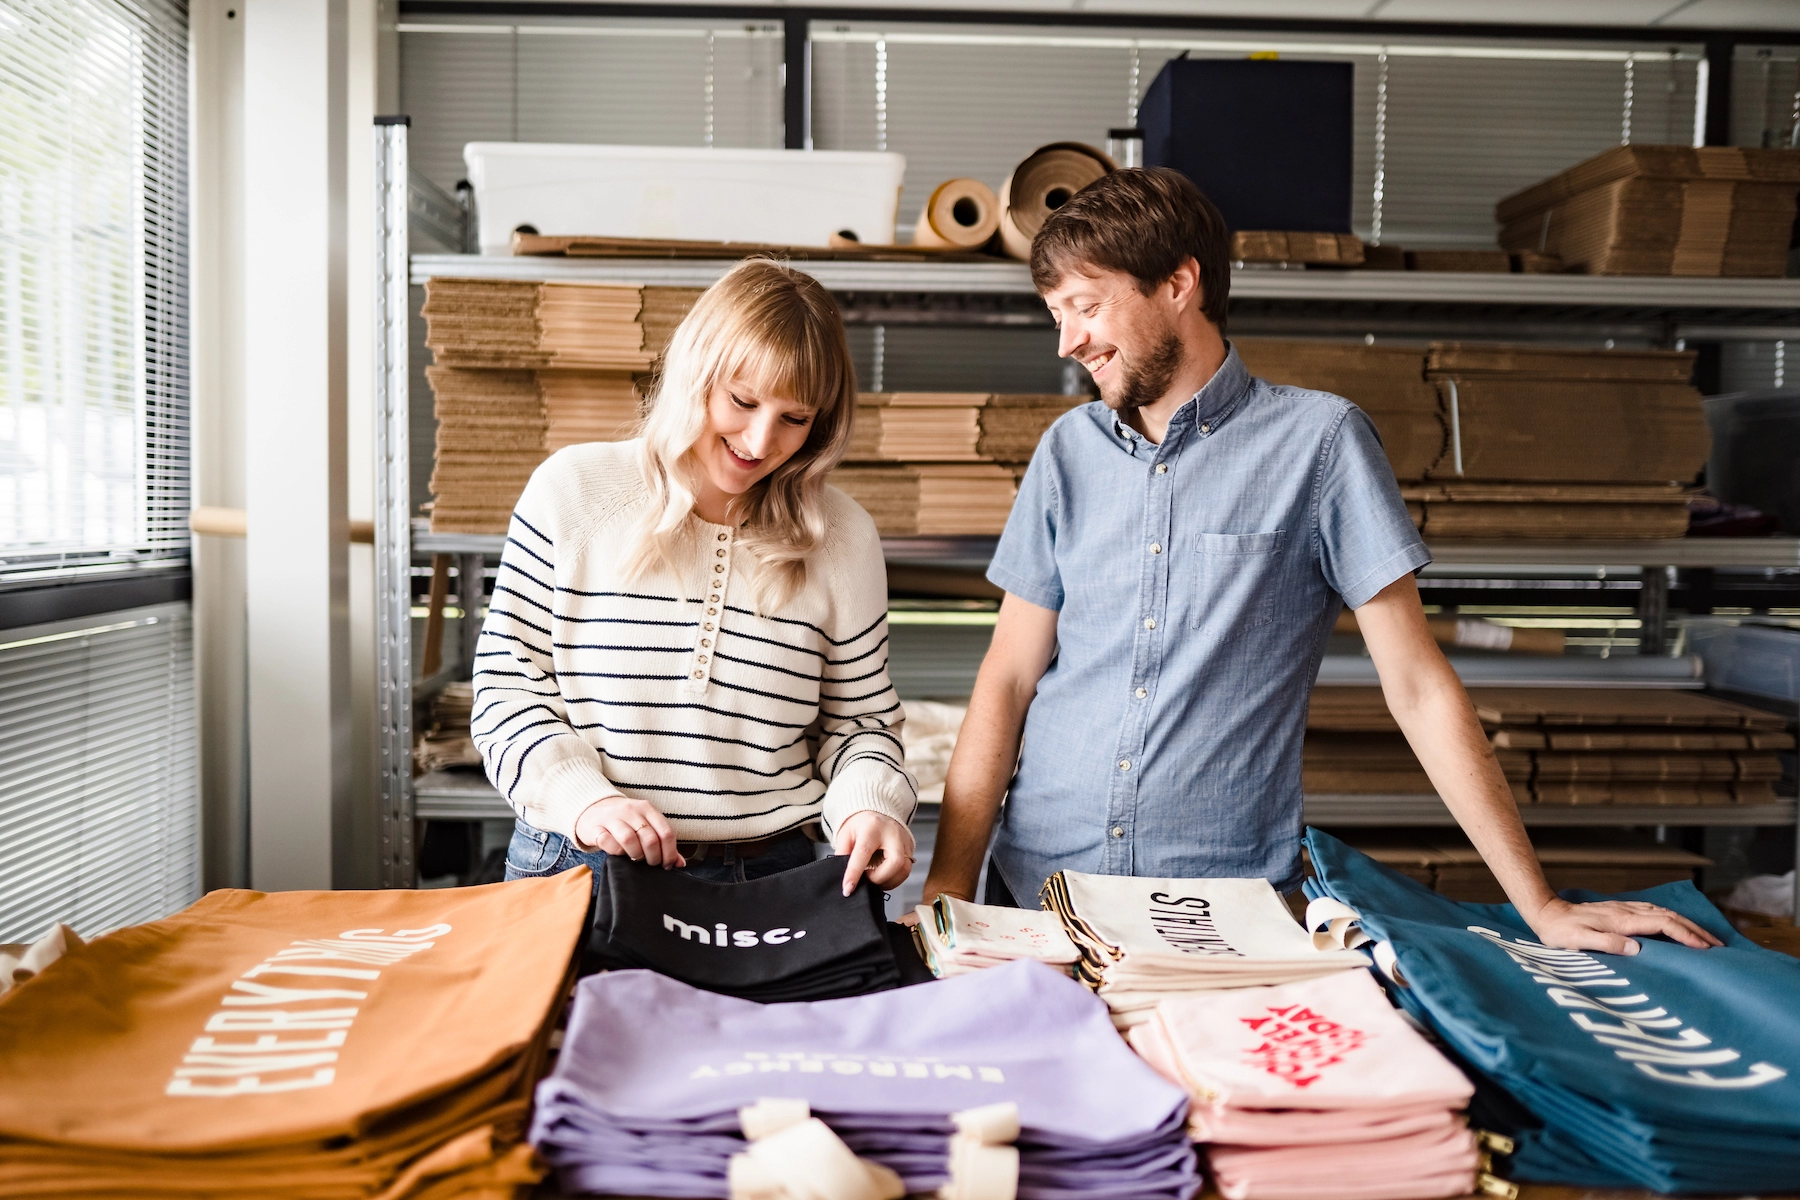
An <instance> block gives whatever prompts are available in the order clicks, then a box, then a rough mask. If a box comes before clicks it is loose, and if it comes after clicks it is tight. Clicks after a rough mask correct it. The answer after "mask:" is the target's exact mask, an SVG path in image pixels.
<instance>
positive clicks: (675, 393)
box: [625, 258, 856, 614]
mask: <svg viewBox="0 0 1800 1200" xmlns="http://www.w3.org/2000/svg"><path fill="white" fill-rule="evenodd" d="M733 383H737V384H741V385H742V386H744V387H745V388H747V389H748V390H750V391H753V392H755V393H757V394H759V395H764V396H780V397H782V398H783V399H787V400H793V401H796V402H797V403H800V404H803V405H805V406H806V407H808V408H810V409H811V410H812V412H813V420H812V425H811V427H810V429H809V430H808V431H807V437H806V442H805V444H804V445H803V446H802V447H801V448H800V450H799V451H798V452H797V453H796V454H795V455H794V456H793V457H792V458H790V459H788V460H787V461H786V462H784V463H782V464H781V465H780V466H778V467H776V468H775V469H774V470H773V471H772V472H770V473H769V475H768V476H767V477H766V478H764V479H761V480H759V481H757V483H756V484H755V485H754V486H752V487H751V488H750V489H749V490H748V491H746V492H744V493H743V494H742V495H739V496H735V497H733V498H732V501H731V508H730V511H731V515H732V516H733V517H734V518H735V519H737V520H738V521H739V523H740V527H741V530H742V540H741V544H742V545H743V547H744V548H745V549H746V550H747V551H749V553H750V554H751V556H752V557H753V558H754V560H755V561H756V563H757V570H755V571H753V572H751V580H750V583H751V594H752V597H753V598H754V600H755V604H756V609H757V611H758V612H761V613H765V614H766V613H773V612H776V611H778V610H780V609H781V608H782V607H784V606H785V605H786V604H787V603H788V602H789V601H790V600H792V599H793V598H794V597H795V596H797V595H799V594H800V592H801V591H802V590H803V589H804V588H805V587H806V560H807V558H808V557H809V556H810V555H812V554H813V553H814V552H815V551H816V550H817V549H818V548H819V546H820V545H821V544H823V542H824V540H825V513H824V488H825V476H826V473H827V472H829V471H830V470H831V469H832V468H833V467H835V466H837V465H838V463H839V461H841V460H842V459H843V457H844V453H845V451H847V450H848V449H849V448H850V433H851V423H852V421H853V419H854V418H855V415H856V368H855V366H854V364H853V363H852V361H851V358H850V345H849V343H848V342H847V341H846V340H845V337H844V322H843V319H842V318H841V317H840V316H839V315H838V309H837V302H836V301H834V300H833V299H832V298H831V294H830V293H829V292H827V291H826V290H825V289H824V287H823V286H821V285H820V283H819V282H818V280H816V279H814V278H813V277H812V276H810V275H806V274H804V273H802V272H800V271H796V270H794V269H792V268H791V267H787V266H784V265H782V264H781V263H777V262H773V261H771V260H769V259H755V258H753V259H749V260H747V261H745V262H742V263H739V264H738V265H737V266H736V267H735V268H733V269H732V270H731V271H730V272H729V273H727V274H726V276H725V277H724V278H723V279H721V280H719V281H718V282H717V283H715V284H713V285H712V286H711V287H710V288H707V289H706V291H705V292H704V293H703V294H702V295H701V297H700V299H699V300H698V301H696V302H695V304H694V307H693V308H692V310H690V311H689V312H688V315H687V316H686V317H684V318H683V319H682V322H681V324H680V325H679V326H678V327H677V328H676V330H675V334H674V336H673V337H672V338H670V340H669V346H668V349H667V350H666V351H664V353H663V359H662V369H661V373H660V375H659V377H658V379H657V382H656V388H655V392H654V394H653V398H652V400H651V403H650V407H649V411H648V413H646V415H645V417H644V420H643V423H642V424H641V426H640V427H639V433H640V435H641V436H642V437H643V446H642V450H641V455H642V466H643V471H644V478H645V480H646V482H647V485H648V491H649V493H650V500H651V503H650V510H649V512H648V513H647V514H646V516H645V518H644V520H643V522H642V523H641V524H640V525H639V527H638V530H637V545H636V546H635V547H634V548H633V550H632V551H631V552H630V553H628V554H627V555H626V556H625V572H626V575H627V576H628V577H630V578H634V579H635V578H642V577H643V576H645V575H646V574H648V573H650V572H651V571H652V570H654V569H655V568H656V567H657V566H658V565H661V566H663V567H664V568H665V569H667V570H668V571H669V573H670V574H671V575H672V576H673V577H674V578H676V579H681V578H682V577H683V572H682V571H681V570H680V568H679V567H678V566H677V563H678V562H680V559H681V551H682V550H683V549H684V548H686V547H687V546H688V545H689V544H690V542H691V538H692V536H693V534H694V532H695V528H696V527H695V517H694V512H693V510H694V500H695V489H694V477H695V473H696V472H697V471H699V470H700V469H701V468H700V466H699V464H698V462H697V460H696V459H695V457H694V453H693V451H694V448H695V447H696V446H697V445H699V443H700V440H701V438H703V437H704V436H705V435H706V429H707V422H708V416H707V404H708V401H709V399H710V398H711V396H712V393H713V390H714V388H716V387H718V386H720V385H729V384H733Z"/></svg>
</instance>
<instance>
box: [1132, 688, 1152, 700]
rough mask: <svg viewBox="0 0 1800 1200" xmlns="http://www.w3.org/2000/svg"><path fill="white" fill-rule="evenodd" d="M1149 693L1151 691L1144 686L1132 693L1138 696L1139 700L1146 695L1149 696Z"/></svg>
mask: <svg viewBox="0 0 1800 1200" xmlns="http://www.w3.org/2000/svg"><path fill="white" fill-rule="evenodd" d="M1149 694H1150V693H1149V692H1147V691H1145V690H1144V689H1143V688H1139V689H1138V690H1137V691H1135V692H1133V693H1132V695H1134V696H1136V697H1137V698H1138V699H1139V700H1142V699H1143V698H1144V697H1145V696H1148V695H1149Z"/></svg>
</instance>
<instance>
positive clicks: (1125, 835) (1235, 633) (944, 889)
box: [925, 169, 1717, 954]
mask: <svg viewBox="0 0 1800 1200" xmlns="http://www.w3.org/2000/svg"><path fill="white" fill-rule="evenodd" d="M1228 248H1229V234H1228V233H1227V231H1226V229H1225V225H1224V221H1223V219H1222V218H1221V217H1220V215H1219V212H1218V210H1217V209H1216V208H1214V207H1213V206H1212V204H1211V203H1210V202H1209V201H1208V200H1207V199H1206V198H1205V197H1204V196H1202V195H1201V194H1200V192H1199V190H1198V189H1197V188H1195V187H1194V185H1193V184H1192V183H1191V182H1189V181H1188V180H1187V179H1186V177H1184V176H1182V175H1180V174H1178V173H1176V172H1174V171H1169V170H1161V169H1152V170H1125V171H1118V172H1115V173H1113V174H1111V175H1108V176H1105V177H1104V178H1102V179H1100V180H1098V181H1097V182H1095V183H1093V184H1092V185H1090V186H1089V187H1087V188H1086V189H1084V190H1083V191H1081V192H1080V193H1079V194H1077V195H1076V196H1075V197H1074V198H1073V199H1072V200H1070V201H1069V202H1068V203H1067V204H1066V205H1064V206H1063V207H1062V208H1060V209H1058V210H1057V211H1056V212H1055V213H1054V214H1052V215H1051V217H1050V219H1049V220H1048V221H1046V222H1045V223H1044V226H1043V228H1042V230H1041V231H1040V232H1039V233H1038V235H1037V238H1036V240H1035V241H1034V242H1033V243H1032V248H1031V277H1032V282H1033V283H1034V284H1035V285H1036V287H1037V290H1038V292H1039V294H1040V295H1042V296H1043V297H1044V301H1045V303H1046V304H1047V305H1048V306H1049V308H1050V312H1051V315H1052V316H1053V317H1054V318H1055V320H1056V324H1057V326H1058V328H1059V329H1060V330H1061V338H1060V345H1059V347H1058V353H1059V354H1061V355H1062V356H1063V357H1065V358H1073V359H1075V360H1076V361H1077V362H1079V363H1081V364H1082V365H1083V366H1084V367H1086V368H1087V369H1088V371H1089V372H1090V373H1091V374H1092V375H1093V378H1094V382H1095V383H1096V384H1097V385H1098V386H1099V390H1100V399H1101V403H1096V404H1089V405H1087V406H1085V407H1083V408H1079V409H1076V410H1075V411H1073V412H1071V413H1069V414H1067V415H1066V416H1064V417H1063V418H1062V419H1061V420H1059V421H1058V422H1057V423H1056V424H1055V426H1053V427H1052V428H1051V430H1050V431H1049V433H1048V434H1046V435H1045V437H1044V440H1043V442H1042V444H1041V445H1040V446H1039V447H1038V451H1037V454H1036V456H1035V457H1034V458H1033V459H1032V462H1031V468H1030V470H1029V471H1027V472H1026V475H1025V479H1024V481H1023V483H1022V484H1021V485H1020V488H1019V499H1018V502H1017V503H1016V504H1015V505H1014V507H1013V511H1012V516H1011V518H1010V519H1009V520H1008V521H1007V525H1006V532H1005V535H1004V536H1003V537H1002V538H1001V539H1000V545H999V548H998V550H997V551H996V553H995V555H994V561H993V564H992V566H991V567H990V568H989V570H988V578H989V579H990V580H992V581H993V582H994V583H995V584H996V585H998V586H1000V587H1001V588H1004V589H1005V591H1006V597H1005V599H1004V600H1003V601H1002V603H1001V606H1000V616H999V620H998V623H997V624H996V625H995V627H994V639H993V644H992V646H991V648H990V649H989V650H988V654H987V658H986V659H985V660H984V661H983V663H982V666H981V671H980V674H979V676H978V677H977V679H976V682H975V690H974V694H973V696H972V697H971V698H970V703H969V713H968V717H967V719H966V720H965V721H964V723H963V727H962V733H961V736H960V739H959V740H958V742H957V746H956V753H955V756H954V757H953V758H952V760H951V763H950V770H949V777H948V780H947V781H946V784H945V787H944V803H943V810H942V816H941V817H940V822H941V824H940V826H939V831H938V838H937V848H936V851H935V853H934V856H933V858H932V864H931V873H930V876H929V878H928V879H927V880H926V883H925V900H926V902H927V903H929V902H930V901H931V900H932V898H933V897H935V896H937V895H938V894H940V893H948V894H950V895H953V896H959V897H962V898H964V899H972V898H974V897H973V892H974V888H975V883H976V879H977V877H978V875H979V873H980V868H981V860H982V856H983V853H984V851H985V850H986V849H987V846H988V842H989V837H990V834H991V832H992V831H993V826H994V821H995V818H996V815H997V814H999V815H1000V828H999V832H998V836H997V837H994V839H993V857H992V862H991V864H990V869H989V873H988V883H989V888H988V894H987V896H986V899H987V901H988V902H989V903H1004V904H1012V903H1017V902H1020V901H1023V902H1024V903H1026V904H1030V905H1035V903H1036V899H1037V894H1038V889H1039V888H1040V887H1041V886H1042V884H1043V882H1044V880H1045V878H1046V877H1047V876H1049V875H1050V874H1051V873H1052V872H1054V871H1058V870H1062V869H1065V868H1066V869H1071V870H1077V871H1090V872H1101V873H1105V874H1114V875H1146V876H1169V877H1188V878H1192V877H1204V876H1262V877H1264V878H1267V879H1268V880H1269V881H1270V882H1271V883H1273V884H1274V885H1275V886H1276V887H1277V888H1278V889H1280V890H1282V891H1284V892H1286V891H1290V890H1292V889H1293V888H1294V887H1295V886H1296V885H1297V884H1298V883H1299V881H1300V878H1301V868H1300V861H1299V836H1300V831H1301V791H1300V747H1301V738H1302V735H1303V733H1304V730H1305V724H1306V706H1307V697H1308V695H1309V694H1310V691H1311V688H1312V681H1313V678H1314V676H1315V675H1316V673H1317V671H1318V667H1319V660H1320V657H1321V656H1322V655H1323V653H1324V650H1325V642H1326V638H1327V637H1328V636H1329V635H1330V633H1331V628H1332V625H1333V623H1334V622H1335V620H1336V617H1337V613H1338V610H1339V606H1340V603H1342V604H1347V605H1349V606H1350V607H1351V608H1352V609H1354V610H1355V611H1356V618H1357V626H1358V628H1359V629H1360V630H1361V632H1362V635H1363V639H1364V641H1365V642H1366V643H1367V644H1368V648H1369V654H1370V656H1371V657H1372V658H1373V659H1374V660H1375V666H1376V668H1377V670H1378V671H1379V672H1380V676H1381V684H1382V690H1383V693H1384V695H1385V697H1386V699H1387V703H1388V708H1389V710H1390V711H1391V712H1392V713H1393V714H1394V718H1395V720H1397V721H1398V722H1399V725H1400V728H1401V729H1402V730H1403V731H1404V732H1405V734H1406V738H1407V741H1408V743H1409V744H1410V745H1411V746H1412V748H1413V750H1414V752H1415V753H1416V754H1417V755H1418V757H1419V761H1420V763H1421V764H1422V765H1423V766H1424V768H1425V770H1426V772H1427V774H1429V775H1430V777H1431V781H1432V783H1433V785H1434V786H1435V787H1436V788H1437V790H1438V793H1439V794H1440V795H1441V796H1443V798H1444V801H1445V803H1446V804H1448V805H1449V807H1450V811H1451V812H1452V813H1453V814H1454V815H1455V816H1456V819H1457V820H1458V822H1460V823H1461V825H1462V827H1463V829H1464V830H1466V831H1467V833H1468V835H1469V837H1470V839H1471V840H1472V841H1473V842H1474V844H1475V846H1476V847H1477V848H1478V849H1479V850H1480V851H1481V854H1482V857H1483V858H1485V859H1486V860H1487V862H1488V864H1489V866H1490V867H1491V868H1492V869H1493V871H1494V874H1495V876H1496V877H1498V879H1499V881H1500V883H1501V885H1502V886H1503V887H1505V889H1506V893H1507V896H1508V897H1509V898H1510V899H1511V900H1512V901H1513V903H1514V904H1516V905H1517V906H1518V909H1519V912H1520V914H1521V915H1522V916H1523V917H1524V918H1525V919H1526V920H1527V921H1529V922H1530V923H1531V927H1532V928H1533V929H1534V930H1535V931H1536V932H1537V934H1538V936H1539V937H1540V938H1542V940H1543V941H1544V942H1545V943H1546V944H1547V945H1551V946H1558V947H1567V948H1578V949H1588V950H1601V951H1610V952H1613V953H1625V954H1631V953H1635V952H1636V951H1637V943H1636V942H1635V941H1634V940H1633V938H1632V935H1636V934H1666V935H1667V936H1669V937H1672V938H1675V939H1676V940H1678V941H1681V942H1683V943H1685V944H1687V945H1690V946H1708V945H1716V944H1717V941H1716V940H1715V939H1714V938H1713V937H1712V936H1711V935H1709V934H1707V933H1706V932H1705V931H1704V930H1702V929H1700V928H1699V927H1697V926H1695V925H1693V924H1692V923H1690V922H1688V921H1686V920H1685V919H1683V918H1682V917H1680V916H1679V915H1677V914H1675V913H1672V912H1670V911H1668V910H1666V909H1663V908H1659V907H1656V906H1654V905H1649V904H1638V903H1619V902H1613V903H1605V904H1581V905H1575V904H1570V903H1568V902H1567V901H1564V900H1561V899H1559V898H1557V896H1556V895H1555V893H1553V892H1552V891H1551V890H1550V888H1549V886H1548V884H1546V883H1545V881H1544V876H1543V872H1542V870H1541V869H1540V868H1539V867H1538V864H1537V858H1536V856H1535V855H1534V854H1533V853H1532V850H1531V844H1530V842H1529V841H1528V840H1527V838H1526V836H1525V830H1524V827H1523V825H1522V823H1521V822H1520V820H1519V814H1518V809H1517V807H1516V806H1515V805H1514V802H1513V798H1512V792H1511V790H1510V789H1509V788H1508V786H1507V783H1506V779H1505V777H1504V776H1503V775H1502V773H1501V771H1500V768H1499V765H1498V764H1497V762H1496V761H1495V759H1494V755H1493V751H1492V750H1491V749H1490V748H1489V746H1488V743H1487V739H1486V737H1485V736H1484V735H1483V733H1482V730H1481V726H1480V724H1479V723H1478V722H1477V720H1476V718H1475V713H1474V709H1473V707H1472V706H1471V705H1470V703H1469V699H1468V696H1467V694H1466V693H1465V692H1464V691H1463V688H1462V684H1461V682H1460V681H1459V680H1458V679H1457V677H1456V674H1455V672H1453V671H1452V670H1451V668H1450V665H1449V664H1448V663H1447V662H1446V661H1445V660H1444V656H1443V655H1442V654H1441V653H1440V652H1439V651H1438V648H1437V646H1436V644H1435V643H1434V642H1433V641H1432V639H1431V637H1430V634H1429V633H1428V632H1427V629H1426V625H1425V617H1424V612H1423V610H1422V609H1421V607H1420V603H1419V593H1418V588H1417V585H1416V584H1415V583H1414V580H1413V573H1414V572H1415V571H1417V570H1418V569H1419V568H1420V567H1423V566H1424V565H1425V564H1426V563H1428V562H1429V561H1430V559H1431V556H1430V554H1429V553H1428V552H1427V550H1426V548H1425V545H1424V543H1423V542H1421V541H1420V539H1419V536H1418V533H1417V532H1416V530H1415V529H1414V528H1413V525H1412V522H1411V520H1410V519H1409V518H1408V516H1407V512H1406V506H1405V504H1404V503H1403V502H1402V501H1401V499H1400V492H1399V488H1398V487H1397V485H1396V484H1395V482H1394V476H1393V472H1392V470H1391V469H1390V468H1389V466H1388V462H1387V458H1386V456H1385V455H1384V454H1383V453H1382V450H1381V443H1380V441H1379V439H1378V438H1377V436H1376V433H1375V429H1374V426H1373V425H1371V424H1370V422H1369V419H1368V418H1367V417H1366V416H1365V415H1363V413H1362V411H1361V410H1359V409H1358V408H1356V407H1355V406H1354V405H1352V404H1351V403H1349V402H1348V401H1346V400H1344V399H1342V398H1340V397H1337V396H1332V395H1329V394H1327V393H1323V392H1312V391H1306V390H1304V389H1300V388H1292V387H1272V386H1270V385H1269V384H1267V383H1265V382H1263V381H1262V380H1257V379H1252V378H1251V377H1250V376H1249V374H1248V372H1247V371H1246V370H1245V369H1244V365H1243V363H1242V362H1241V361H1240V360H1239V358H1238V356H1237V353H1236V351H1234V350H1232V349H1231V347H1230V344H1229V343H1228V342H1226V340H1225V338H1224V327H1225V308H1226V297H1227V291H1228V288H1229V285H1230V271H1229V267H1228ZM1021 735H1022V736H1023V752H1022V753H1021V745H1020V739H1021ZM1015 764H1016V765H1015ZM1003 798H1005V800H1006V804H1005V809H1004V812H1003V813H1002V812H1001V801H1002V799H1003Z"/></svg>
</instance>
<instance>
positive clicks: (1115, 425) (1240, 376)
mask: <svg viewBox="0 0 1800 1200" xmlns="http://www.w3.org/2000/svg"><path fill="white" fill-rule="evenodd" d="M1249 389H1250V369H1249V368H1248V367H1246V366H1244V360H1243V359H1241V358H1239V357H1238V352H1237V347H1236V346H1233V345H1232V344H1231V343H1230V342H1226V343H1225V361H1224V362H1222V363H1220V364H1219V369H1218V370H1217V371H1214V372H1213V377H1212V378H1211V379H1209V380H1207V381H1206V384H1205V385H1204V386H1203V387H1202V388H1201V389H1200V390H1199V391H1197V392H1195V393H1194V394H1193V396H1192V397H1191V398H1190V399H1189V400H1188V401H1187V402H1186V403H1185V404H1183V405H1182V406H1181V407H1180V408H1178V409H1176V410H1175V415H1174V416H1173V417H1171V418H1170V419H1169V436H1168V437H1165V438H1164V439H1163V441H1164V442H1165V443H1166V442H1167V441H1168V440H1169V437H1172V436H1174V434H1175V431H1176V430H1177V429H1184V427H1185V426H1191V427H1192V431H1196V432H1199V431H1201V426H1205V429H1204V433H1207V434H1210V433H1212V432H1213V431H1214V430H1216V429H1218V428H1219V426H1221V425H1223V424H1224V423H1225V422H1226V421H1227V420H1229V419H1230V418H1231V415H1232V414H1233V413H1234V412H1236V411H1237V407H1238V403H1239V401H1241V400H1242V399H1243V398H1244V393H1245V392H1247V391H1248V390H1249ZM1102 411H1103V412H1104V413H1105V419H1106V420H1107V421H1108V422H1109V423H1110V424H1111V427H1112V433H1113V436H1114V437H1116V438H1118V439H1120V441H1122V442H1123V443H1124V444H1125V445H1126V446H1128V447H1135V445H1136V444H1137V443H1138V442H1140V441H1141V442H1145V444H1146V445H1148V441H1147V439H1145V438H1144V436H1143V435H1142V434H1140V433H1138V432H1137V430H1135V429H1133V428H1132V427H1131V426H1129V425H1127V424H1125V422H1123V421H1121V420H1119V416H1118V414H1117V413H1115V412H1113V411H1112V410H1111V409H1110V408H1105V406H1102ZM1185 431H1187V430H1186V429H1184V432H1185Z"/></svg>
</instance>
